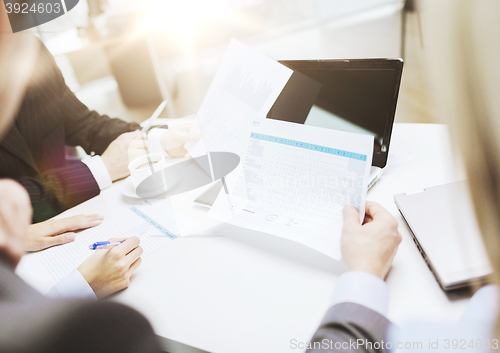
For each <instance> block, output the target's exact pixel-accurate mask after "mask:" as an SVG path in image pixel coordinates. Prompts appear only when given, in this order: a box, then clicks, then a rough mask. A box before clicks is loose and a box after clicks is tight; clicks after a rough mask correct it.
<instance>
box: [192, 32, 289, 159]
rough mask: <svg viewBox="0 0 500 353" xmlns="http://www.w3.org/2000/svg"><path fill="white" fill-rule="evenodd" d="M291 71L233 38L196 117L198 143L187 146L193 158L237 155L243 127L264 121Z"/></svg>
mask: <svg viewBox="0 0 500 353" xmlns="http://www.w3.org/2000/svg"><path fill="white" fill-rule="evenodd" d="M291 75H292V70H290V69H289V68H287V67H285V66H284V65H281V64H280V63H278V62H277V61H275V60H272V59H270V58H268V57H266V56H265V55H263V54H261V53H259V52H257V51H255V50H253V49H250V48H249V47H247V46H245V45H244V44H242V43H240V42H238V41H237V40H235V39H232V40H231V42H230V44H229V48H228V49H227V52H226V54H225V55H224V58H223V60H222V63H221V64H220V66H219V69H218V70H217V73H216V74H215V77H214V79H213V80H212V83H211V85H210V88H209V89H208V92H207V94H206V95H205V98H204V100H203V103H202V105H201V107H200V109H199V111H198V113H197V115H196V120H197V123H198V126H199V130H200V132H201V136H202V138H201V140H200V142H198V143H197V144H195V145H194V146H188V145H187V146H186V148H187V150H188V151H189V153H190V154H191V155H192V156H193V157H198V156H200V155H202V154H205V152H206V151H208V152H218V151H219V152H234V153H237V154H238V153H239V152H240V151H238V150H237V149H238V147H240V145H239V143H238V141H239V139H240V135H241V132H242V128H243V127H245V126H249V125H250V124H251V123H252V121H254V120H258V121H260V120H263V119H265V117H266V115H267V113H268V112H269V110H270V109H271V107H272V105H273V104H274V102H275V101H276V99H277V98H278V96H279V94H280V93H281V91H282V90H283V88H284V87H285V85H286V83H287V82H288V80H289V78H290V76H291Z"/></svg>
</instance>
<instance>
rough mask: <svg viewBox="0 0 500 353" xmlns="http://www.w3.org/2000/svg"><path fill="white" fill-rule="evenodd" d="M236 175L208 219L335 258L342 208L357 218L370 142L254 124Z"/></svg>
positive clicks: (317, 131) (338, 134) (312, 129)
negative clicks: (354, 211)
mask: <svg viewBox="0 0 500 353" xmlns="http://www.w3.org/2000/svg"><path fill="white" fill-rule="evenodd" d="M240 143H241V144H245V145H246V146H245V147H246V152H245V155H244V157H243V158H242V162H241V165H240V167H239V168H238V169H237V171H238V172H235V173H232V174H231V175H230V177H228V179H227V182H228V188H229V195H227V194H225V193H224V190H222V191H221V193H220V194H219V196H218V198H217V200H216V202H215V204H214V205H213V206H212V209H211V211H210V215H212V216H214V217H216V218H218V219H220V220H223V221H226V222H228V223H231V224H234V225H236V226H240V227H244V228H248V229H254V230H257V231H261V232H265V233H268V234H273V235H276V236H280V237H283V238H287V239H290V240H294V241H296V242H299V243H301V244H304V245H307V246H309V247H311V248H313V249H316V250H318V251H320V252H322V253H325V254H327V255H328V256H330V257H332V258H334V259H337V260H338V259H340V258H341V253H340V236H341V229H342V223H343V218H342V217H343V216H342V209H343V207H344V205H346V204H351V205H354V206H355V207H356V208H357V209H358V210H359V215H360V219H361V220H362V219H363V218H364V205H365V197H366V191H367V184H368V177H369V172H370V167H371V162H372V153H373V136H369V135H361V134H353V133H348V132H341V131H336V130H331V129H324V128H318V127H313V126H306V125H300V124H294V123H288V122H283V121H277V120H265V121H263V122H261V123H258V122H256V123H254V126H252V127H251V128H250V129H249V130H248V131H247V138H246V140H245V141H243V140H241V141H240Z"/></svg>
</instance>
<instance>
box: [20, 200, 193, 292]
mask: <svg viewBox="0 0 500 353" xmlns="http://www.w3.org/2000/svg"><path fill="white" fill-rule="evenodd" d="M195 227H196V225H195V224H193V222H192V221H191V220H189V219H187V217H184V216H183V215H181V214H178V213H175V212H174V211H173V209H172V208H171V207H170V205H169V203H168V201H165V200H158V199H151V200H144V201H141V202H140V203H139V204H137V205H136V206H134V207H131V208H129V209H127V210H124V211H122V212H120V213H118V214H117V215H115V216H113V217H109V218H106V219H104V221H103V222H102V223H101V225H99V226H97V227H94V228H90V229H87V230H85V231H83V232H80V233H78V234H77V236H76V239H75V241H73V242H72V243H69V244H64V245H61V246H56V247H52V248H49V249H47V250H43V251H40V252H37V253H32V254H28V255H26V256H25V257H24V258H23V261H22V262H21V263H20V268H19V271H21V272H22V271H23V268H26V269H30V270H33V269H35V268H38V271H39V272H40V273H39V276H40V277H43V278H45V281H44V282H45V287H46V288H44V289H45V290H47V291H48V290H49V289H50V288H51V287H52V286H53V285H54V284H55V283H57V282H58V281H60V280H61V279H63V278H64V277H65V276H67V275H68V274H70V273H71V272H72V271H73V270H75V269H76V268H78V266H80V265H81V264H82V263H83V262H84V261H85V260H86V259H87V258H88V257H89V256H90V255H92V253H93V251H92V250H90V249H89V245H91V244H93V243H95V242H98V241H104V240H108V239H110V238H122V239H123V238H129V237H132V236H137V237H139V238H140V240H141V247H142V248H143V250H144V253H143V255H142V258H143V259H144V258H146V257H148V256H149V255H151V254H152V253H154V252H155V251H157V250H159V249H161V248H163V247H164V246H166V245H168V244H169V243H170V242H172V241H173V240H175V239H177V238H178V237H180V236H182V235H185V234H187V233H189V232H190V231H192V230H193V229H194V228H195ZM31 277H32V276H31ZM37 287H38V286H37Z"/></svg>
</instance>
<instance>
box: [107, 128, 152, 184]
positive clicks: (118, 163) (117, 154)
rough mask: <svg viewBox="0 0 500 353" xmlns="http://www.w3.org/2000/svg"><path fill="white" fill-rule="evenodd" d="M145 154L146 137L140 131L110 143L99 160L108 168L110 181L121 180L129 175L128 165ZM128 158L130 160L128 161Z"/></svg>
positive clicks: (119, 137) (128, 133)
mask: <svg viewBox="0 0 500 353" xmlns="http://www.w3.org/2000/svg"><path fill="white" fill-rule="evenodd" d="M143 154H146V135H145V134H144V133H142V132H140V131H133V132H127V133H125V134H121V135H120V136H118V138H117V139H116V140H114V141H113V142H111V144H110V145H109V146H108V148H107V149H106V151H104V153H103V154H102V155H101V159H102V161H103V162H104V164H105V165H106V168H108V172H109V175H110V176H111V180H112V181H116V180H119V179H123V178H125V177H127V176H128V175H129V174H130V173H129V171H128V168H127V167H128V164H129V163H130V161H131V160H132V159H134V158H137V157H139V156H141V155H143ZM129 156H130V159H129Z"/></svg>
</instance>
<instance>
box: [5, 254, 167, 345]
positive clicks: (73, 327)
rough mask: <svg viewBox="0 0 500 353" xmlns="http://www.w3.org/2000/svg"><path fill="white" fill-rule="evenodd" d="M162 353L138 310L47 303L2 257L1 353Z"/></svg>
mask: <svg viewBox="0 0 500 353" xmlns="http://www.w3.org/2000/svg"><path fill="white" fill-rule="evenodd" d="M13 352H16V353H35V352H36V353H66V352H72V353H86V352H94V353H108V352H113V353H115V352H116V353H132V352H145V353H160V352H162V350H161V347H160V345H159V341H158V338H157V336H155V334H154V332H153V329H152V327H151V325H150V324H149V322H148V321H147V319H146V318H145V317H144V316H142V315H141V314H140V313H138V312H137V311H135V310H133V309H131V308H129V307H126V306H124V305H121V304H118V303H112V302H108V301H104V302H92V301H86V300H78V299H73V300H59V299H48V298H45V297H44V296H42V295H41V294H40V293H38V292H37V291H35V290H34V289H33V288H31V287H30V286H28V285H27V284H26V283H25V282H24V281H23V280H21V279H20V278H19V277H18V276H17V275H16V274H15V273H14V269H13V268H12V267H11V266H10V265H8V264H7V263H5V262H4V261H3V259H2V257H1V254H0V353H13Z"/></svg>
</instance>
